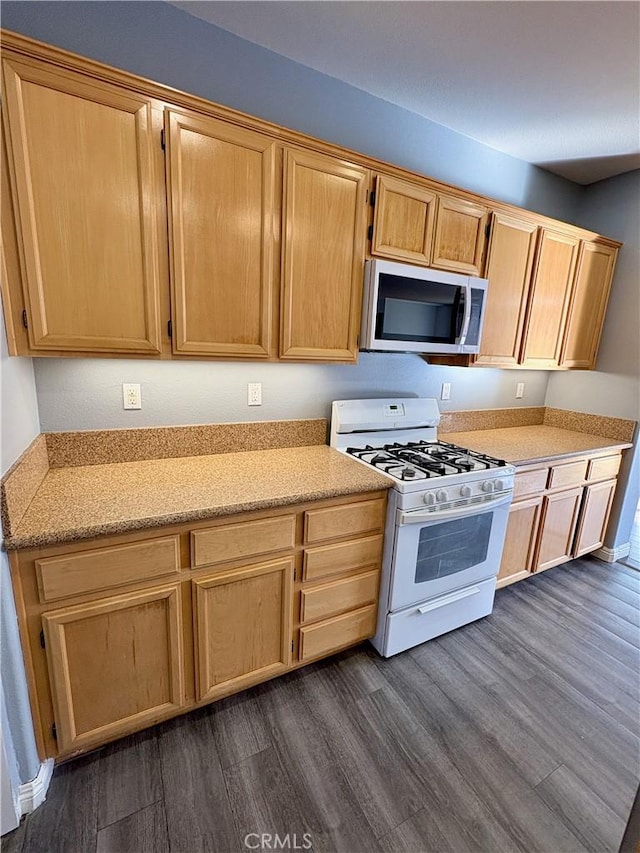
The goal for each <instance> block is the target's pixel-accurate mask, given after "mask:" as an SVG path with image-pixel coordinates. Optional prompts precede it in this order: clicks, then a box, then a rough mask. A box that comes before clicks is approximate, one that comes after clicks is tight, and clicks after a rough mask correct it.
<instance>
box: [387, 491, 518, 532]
mask: <svg viewBox="0 0 640 853" xmlns="http://www.w3.org/2000/svg"><path fill="white" fill-rule="evenodd" d="M511 497H512V492H504V493H502V494H501V495H500V497H498V498H494V499H493V500H490V501H483V502H482V503H473V504H465V505H464V506H459V507H455V508H454V509H440V510H437V509H427V510H414V511H413V512H402V511H401V510H398V514H397V516H396V521H397V523H398V524H399V525H400V526H402V525H404V524H420V523H422V522H425V521H434V522H435V521H444V520H445V519H447V518H464V517H465V516H468V515H474V514H477V513H478V512H480V511H484V510H489V509H495V508H496V507H498V506H502V505H503V504H509V503H511Z"/></svg>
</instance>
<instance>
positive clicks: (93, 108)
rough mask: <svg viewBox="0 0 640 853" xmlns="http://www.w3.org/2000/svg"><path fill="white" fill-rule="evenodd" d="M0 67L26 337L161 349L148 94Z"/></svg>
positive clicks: (57, 344)
mask: <svg viewBox="0 0 640 853" xmlns="http://www.w3.org/2000/svg"><path fill="white" fill-rule="evenodd" d="M2 71H3V78H4V102H5V107H4V110H3V116H4V130H5V139H6V144H7V149H8V154H9V160H10V163H11V164H12V167H13V168H12V169H11V178H12V194H13V197H14V206H15V211H14V215H15V219H16V222H17V230H18V231H19V234H20V236H21V249H22V251H21V253H20V258H21V278H22V286H23V300H24V306H25V308H24V315H23V319H24V323H25V325H27V326H28V338H29V345H30V347H31V348H32V349H33V350H34V352H35V353H46V352H48V351H59V352H70V353H74V352H85V353H94V354H99V353H121V354H127V353H140V354H146V355H149V356H153V355H159V353H160V348H161V346H160V327H161V303H162V300H161V274H160V267H161V265H162V263H163V260H162V256H161V250H160V241H161V239H162V219H161V213H160V209H159V206H160V204H161V202H162V196H163V193H164V189H163V179H162V172H161V167H160V163H159V161H158V159H157V143H156V142H155V141H154V139H157V136H156V133H159V131H160V126H159V124H158V119H159V114H158V112H157V110H154V109H153V103H152V100H151V99H150V98H147V97H144V96H142V95H138V94H136V93H134V92H131V91H127V90H124V89H121V88H119V87H117V86H111V85H106V84H103V85H101V86H96V85H95V82H94V81H93V80H92V79H91V78H89V77H85V76H84V75H82V74H69V73H63V72H62V71H58V70H56V69H53V68H51V67H47V66H44V65H43V64H41V63H34V62H30V61H25V60H21V59H19V58H14V57H12V56H9V57H5V58H4V59H3V61H2ZM7 191H8V187H4V188H3V193H4V192H7ZM4 228H5V230H6V228H7V224H6V223H5V224H4ZM167 319H168V317H166V318H165V322H166V320H167ZM8 326H9V328H10V327H11V324H10V323H8Z"/></svg>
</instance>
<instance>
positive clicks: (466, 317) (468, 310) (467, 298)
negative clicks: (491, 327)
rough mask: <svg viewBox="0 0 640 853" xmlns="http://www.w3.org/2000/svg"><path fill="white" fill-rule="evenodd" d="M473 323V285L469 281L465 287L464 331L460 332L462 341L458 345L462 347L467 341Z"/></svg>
mask: <svg viewBox="0 0 640 853" xmlns="http://www.w3.org/2000/svg"><path fill="white" fill-rule="evenodd" d="M470 322H471V285H470V283H469V282H468V281H467V283H466V284H465V285H464V319H463V321H462V331H461V332H460V339H459V340H458V343H459V344H460V346H462V345H463V344H464V342H465V341H466V339H467V333H468V331H469V323H470Z"/></svg>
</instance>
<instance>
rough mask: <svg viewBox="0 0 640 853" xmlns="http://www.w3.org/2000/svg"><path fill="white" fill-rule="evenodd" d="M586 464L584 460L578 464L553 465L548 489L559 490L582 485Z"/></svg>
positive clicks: (585, 474) (585, 473)
mask: <svg viewBox="0 0 640 853" xmlns="http://www.w3.org/2000/svg"><path fill="white" fill-rule="evenodd" d="M587 467H588V463H587V460H586V459H580V460H579V461H578V462H565V463H564V464H562V465H553V466H552V467H551V469H550V474H549V489H561V488H566V487H567V486H577V485H578V484H579V483H584V481H585V479H586V476H587Z"/></svg>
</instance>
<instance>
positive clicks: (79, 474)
mask: <svg viewBox="0 0 640 853" xmlns="http://www.w3.org/2000/svg"><path fill="white" fill-rule="evenodd" d="M390 486H391V481H390V480H389V479H388V478H387V477H385V476H384V475H382V474H379V473H378V472H376V471H374V470H373V469H371V470H369V469H367V468H366V467H365V466H364V465H361V464H360V463H358V462H355V461H354V460H352V459H348V458H347V457H346V456H344V455H343V454H341V453H338V452H337V451H336V450H332V449H331V448H329V447H327V446H326V445H316V446H311V447H291V448H282V449H276V450H256V451H248V452H244V453H224V454H216V455H212V456H193V457H185V458H178V459H175V458H172V459H153V460H147V461H140V462H120V463H114V464H105V465H85V466H78V467H71V468H52V469H50V470H49V471H48V472H47V474H46V476H45V477H44V479H43V481H42V483H41V485H40V487H39V488H38V490H37V492H36V494H35V497H34V498H33V500H32V501H31V503H30V504H29V507H28V508H27V510H26V512H25V513H24V516H23V517H22V519H21V520H20V522H19V524H18V525H17V527H16V530H15V531H14V532H13V534H12V535H11V536H8V537H7V538H6V539H5V547H6V548H8V549H15V548H29V547H34V546H39V545H50V544H53V543H59V542H71V541H76V540H79V539H87V538H91V537H94V536H100V535H103V534H115V533H124V532H127V531H131V530H141V529H145V528H153V527H157V526H160V525H163V524H172V523H176V522H188V521H196V520H202V519H207V518H215V517H217V516H225V515H232V514H233V513H237V512H245V511H250V510H259V509H268V508H271V507H281V506H287V505H289V504H295V503H301V502H303V501H309V500H320V499H323V498H332V497H339V496H341V495H349V494H356V493H358V492H372V491H376V490H378V489H387V488H389V487H390Z"/></svg>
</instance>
